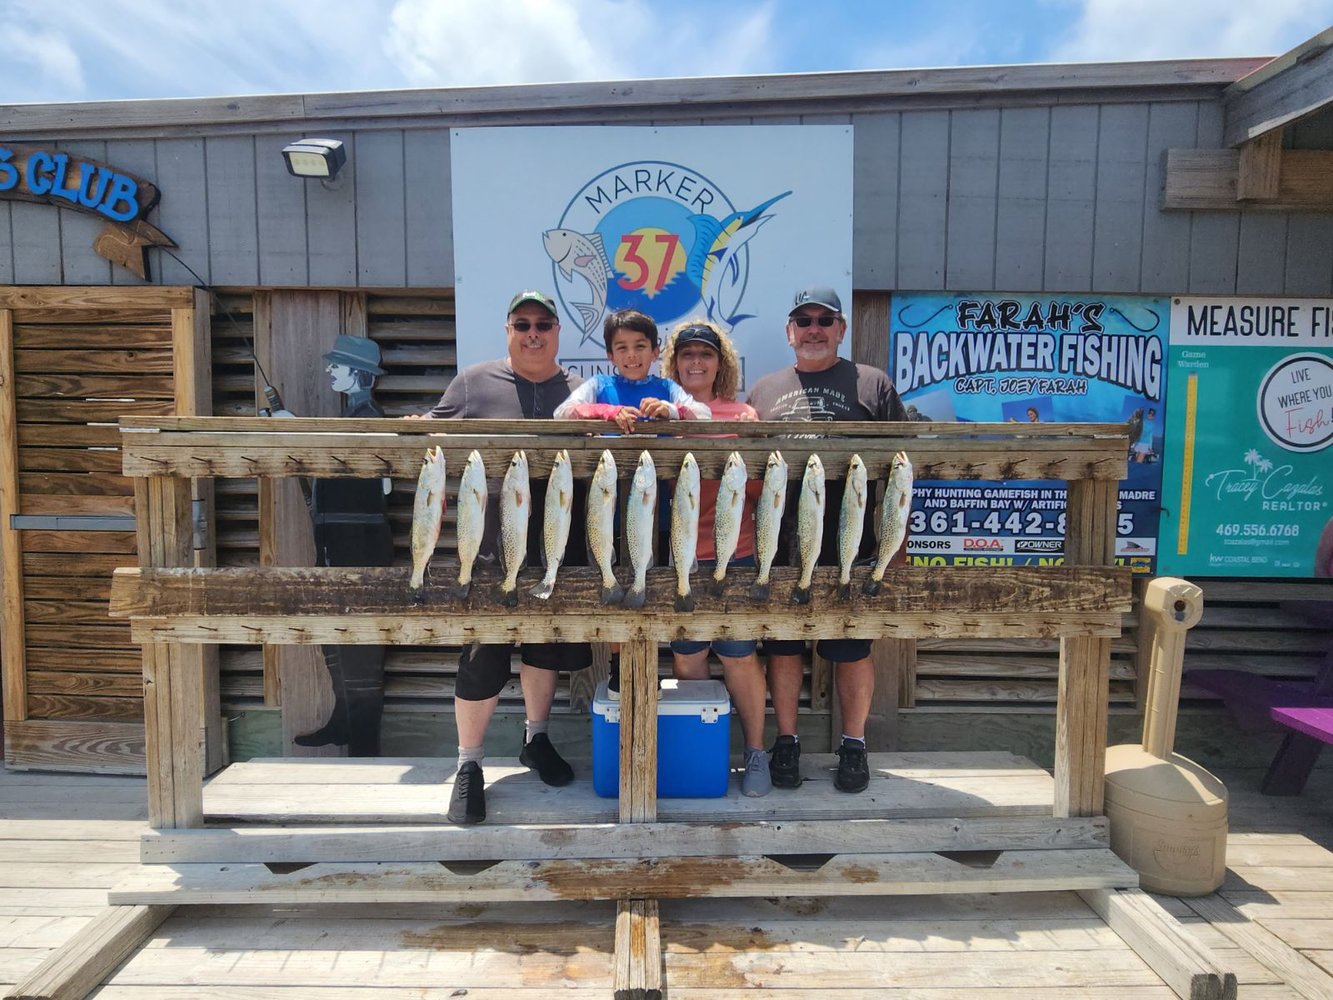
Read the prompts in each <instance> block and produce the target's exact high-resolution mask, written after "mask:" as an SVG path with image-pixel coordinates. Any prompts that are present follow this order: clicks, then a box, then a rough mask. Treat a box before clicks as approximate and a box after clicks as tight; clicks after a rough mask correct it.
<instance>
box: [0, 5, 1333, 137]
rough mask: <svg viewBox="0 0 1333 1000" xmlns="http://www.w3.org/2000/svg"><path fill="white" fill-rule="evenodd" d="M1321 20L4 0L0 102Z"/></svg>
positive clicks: (1238, 48)
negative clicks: (56, 2) (55, 2)
mask: <svg viewBox="0 0 1333 1000" xmlns="http://www.w3.org/2000/svg"><path fill="white" fill-rule="evenodd" d="M1330 24H1333V0H936V2H928V0H826V2H813V3H812V2H810V0H720V2H719V0H707V2H705V0H674V2H662V0H96V2H94V0H63V2H61V3H58V4H53V3H51V2H50V0H0V52H3V53H4V58H3V59H2V60H0V103H29V102H63V101H92V100H114V99H122V98H143V97H200V96H230V95H240V94H263V93H311V92H324V91H347V90H389V89H395V88H401V87H450V86H473V85H488V84H512V83H539V82H553V81H563V80H608V79H634V78H645V77H676V76H728V75H737V74H753V73H785V72H813V71H823V70H856V69H905V68H918V67H927V66H963V65H990V64H1008V63H1049V62H1099V61H1121V60H1135V59H1183V58H1197V57H1211V56H1242V55H1244V56H1254V55H1277V54H1280V53H1282V52H1285V51H1286V50H1288V49H1290V48H1292V47H1294V46H1295V45H1297V44H1299V43H1300V42H1302V41H1304V40H1305V39H1307V38H1309V37H1311V36H1312V35H1315V34H1317V33H1318V32H1320V31H1321V30H1323V29H1325V28H1327V27H1328V26H1329V25H1330ZM0 127H3V126H2V125H0Z"/></svg>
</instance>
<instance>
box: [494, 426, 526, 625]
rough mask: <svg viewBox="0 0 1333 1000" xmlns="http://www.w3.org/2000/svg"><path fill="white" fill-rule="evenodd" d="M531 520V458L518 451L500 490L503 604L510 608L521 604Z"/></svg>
mask: <svg viewBox="0 0 1333 1000" xmlns="http://www.w3.org/2000/svg"><path fill="white" fill-rule="evenodd" d="M531 516H532V486H531V484H530V483H529V482H528V455H527V452H523V451H516V452H514V457H513V458H511V459H510V460H509V470H508V471H507V472H506V473H505V478H504V483H503V484H502V485H501V486H500V559H501V560H502V561H503V564H504V571H505V577H504V582H503V583H501V584H500V594H501V597H500V603H502V604H503V605H504V606H505V607H508V608H512V607H514V606H515V605H517V604H518V572H519V570H521V569H522V568H523V563H524V561H525V560H526V559H527V558H528V519H529V518H530V517H531Z"/></svg>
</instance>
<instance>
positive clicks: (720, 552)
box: [713, 451, 746, 594]
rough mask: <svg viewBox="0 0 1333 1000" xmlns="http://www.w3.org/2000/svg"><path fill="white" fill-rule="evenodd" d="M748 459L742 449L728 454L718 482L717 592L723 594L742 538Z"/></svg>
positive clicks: (715, 521) (715, 525) (715, 522)
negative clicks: (742, 456)
mask: <svg viewBox="0 0 1333 1000" xmlns="http://www.w3.org/2000/svg"><path fill="white" fill-rule="evenodd" d="M745 477H746V469H745V459H743V458H741V456H740V454H739V453H738V452H734V451H733V452H732V453H731V454H730V455H728V456H727V464H726V466H725V467H724V468H723V470H722V479H721V481H719V483H718V485H717V500H716V501H715V503H714V505H713V560H714V563H713V593H715V594H720V593H722V584H723V581H724V580H725V579H726V576H727V564H728V563H729V562H731V557H732V556H733V555H735V553H736V543H737V542H738V541H740V537H741V521H742V520H743V519H744V517H745V486H746V481H745Z"/></svg>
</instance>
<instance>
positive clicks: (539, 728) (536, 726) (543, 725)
mask: <svg viewBox="0 0 1333 1000" xmlns="http://www.w3.org/2000/svg"><path fill="white" fill-rule="evenodd" d="M550 725H551V723H550V720H548V719H543V720H542V721H541V722H533V721H532V720H531V719H524V720H523V742H524V743H531V742H532V738H533V737H534V736H536V735H537V734H538V733H544V732H546V730H547V729H548V728H549V727H550Z"/></svg>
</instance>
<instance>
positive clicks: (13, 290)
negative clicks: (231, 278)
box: [0, 285, 195, 310]
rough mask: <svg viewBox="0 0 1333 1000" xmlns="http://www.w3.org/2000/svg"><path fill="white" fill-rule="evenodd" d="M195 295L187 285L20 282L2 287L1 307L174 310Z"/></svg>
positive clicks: (186, 305) (187, 303)
mask: <svg viewBox="0 0 1333 1000" xmlns="http://www.w3.org/2000/svg"><path fill="white" fill-rule="evenodd" d="M194 297H195V289H193V288H191V287H189V286H188V285H183V286H173V285H134V286H131V287H125V288H117V287H108V286H100V285H19V286H11V287H8V288H0V309H133V310H144V309H175V308H177V307H178V306H179V307H183V308H188V307H190V306H192V305H193V304H194Z"/></svg>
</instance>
